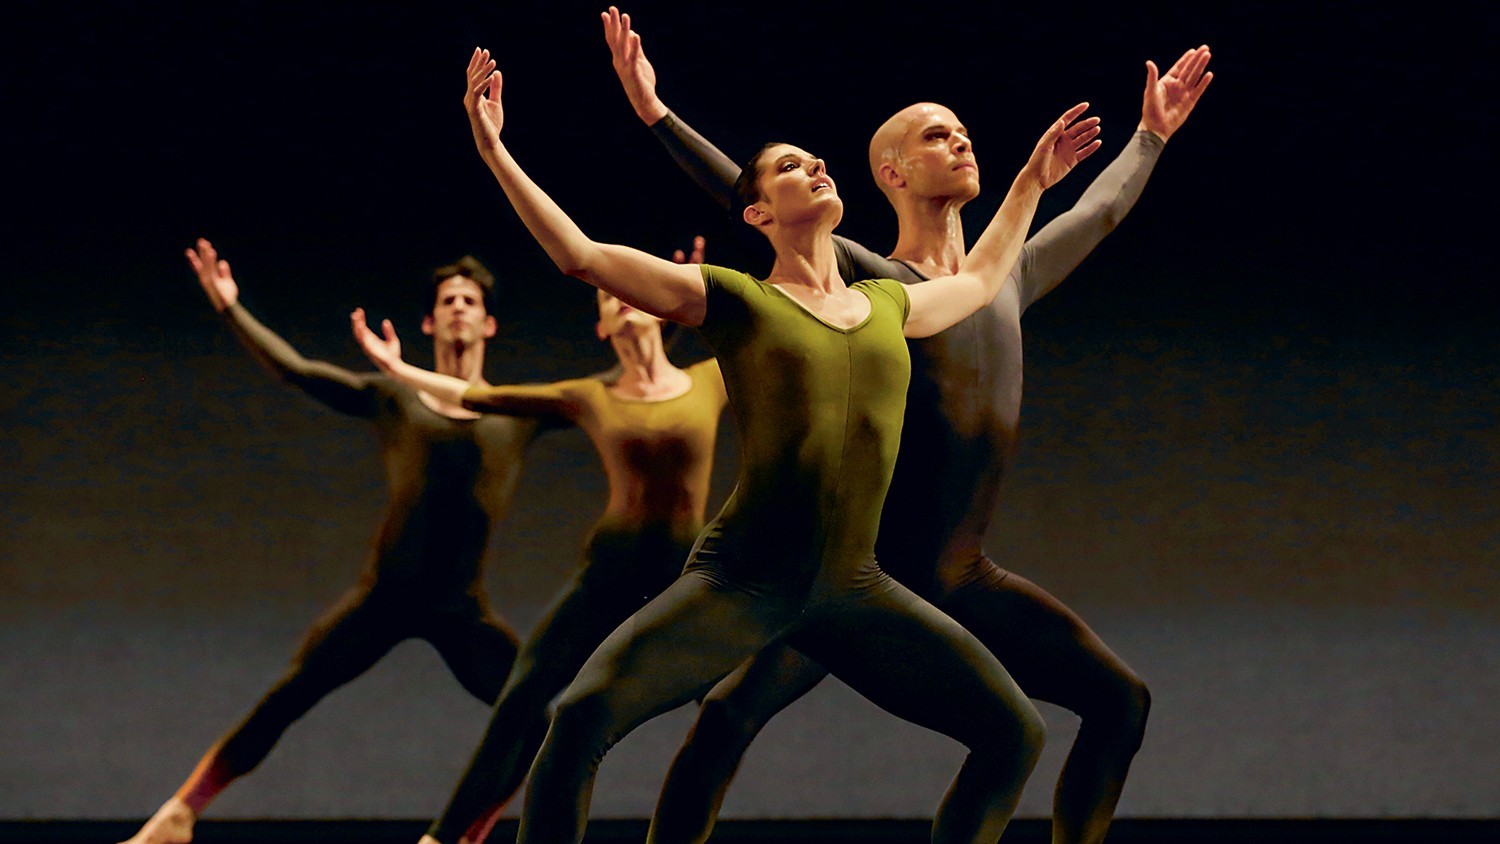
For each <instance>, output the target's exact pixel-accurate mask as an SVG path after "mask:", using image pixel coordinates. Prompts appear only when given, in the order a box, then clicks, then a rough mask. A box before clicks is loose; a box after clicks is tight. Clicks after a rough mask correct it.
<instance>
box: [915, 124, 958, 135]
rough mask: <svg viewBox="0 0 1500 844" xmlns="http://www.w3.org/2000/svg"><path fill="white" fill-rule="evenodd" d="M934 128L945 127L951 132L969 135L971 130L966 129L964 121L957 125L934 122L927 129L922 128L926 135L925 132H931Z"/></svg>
mask: <svg viewBox="0 0 1500 844" xmlns="http://www.w3.org/2000/svg"><path fill="white" fill-rule="evenodd" d="M934 129H944V130H947V131H950V132H957V133H959V134H960V135H967V134H969V130H968V129H965V128H964V125H963V124H962V123H960V124H958V125H957V126H949V125H948V124H946V123H934V124H932V125H931V126H928V127H927V128H926V129H923V130H922V134H924V135H925V134H927V133H928V132H931V131H932V130H934Z"/></svg>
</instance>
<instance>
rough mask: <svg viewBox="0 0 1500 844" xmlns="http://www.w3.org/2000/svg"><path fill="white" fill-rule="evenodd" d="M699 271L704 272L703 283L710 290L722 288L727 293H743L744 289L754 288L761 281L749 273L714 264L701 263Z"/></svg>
mask: <svg viewBox="0 0 1500 844" xmlns="http://www.w3.org/2000/svg"><path fill="white" fill-rule="evenodd" d="M698 268H699V269H698V271H699V272H701V273H702V274H703V284H704V286H705V287H707V288H708V290H710V291H713V290H722V291H724V292H726V293H731V294H736V295H743V294H744V291H745V290H747V289H749V288H754V287H756V286H757V285H759V283H760V282H758V281H756V279H755V276H752V275H750V274H749V273H744V272H740V271H739V270H731V269H729V268H728V267H720V266H716V265H714V264H699V265H698Z"/></svg>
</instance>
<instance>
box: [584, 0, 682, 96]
mask: <svg viewBox="0 0 1500 844" xmlns="http://www.w3.org/2000/svg"><path fill="white" fill-rule="evenodd" d="M599 19H600V20H602V21H603V22H604V40H605V41H607V42H609V55H610V59H611V60H612V61H613V63H614V66H615V75H616V76H618V77H620V84H621V85H623V86H625V96H627V97H629V98H630V106H631V108H634V109H635V113H636V116H637V117H639V118H640V119H641V120H644V121H645V122H646V124H647V125H650V124H652V123H655V122H656V121H658V120H660V119H662V118H663V117H666V116H667V107H666V106H665V105H663V104H662V101H661V100H660V99H658V98H657V96H656V69H655V68H653V67H652V66H651V62H650V61H649V60H647V58H646V53H645V52H644V51H643V50H642V49H641V36H640V33H638V32H636V31H634V30H632V29H631V28H630V15H623V14H620V10H619V8H617V7H615V6H610V7H609V11H607V12H600V13H599Z"/></svg>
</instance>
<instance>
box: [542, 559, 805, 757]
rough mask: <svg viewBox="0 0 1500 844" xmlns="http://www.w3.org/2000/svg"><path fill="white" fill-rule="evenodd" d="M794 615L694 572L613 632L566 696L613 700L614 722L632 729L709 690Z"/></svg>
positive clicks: (609, 704)
mask: <svg viewBox="0 0 1500 844" xmlns="http://www.w3.org/2000/svg"><path fill="white" fill-rule="evenodd" d="M791 615H792V613H791V612H790V611H788V610H787V609H786V608H784V607H781V606H780V605H778V604H776V603H775V602H772V601H769V600H768V599H766V598H765V597H763V596H760V595H756V594H754V593H751V592H747V591H740V590H734V589H725V588H723V587H722V586H720V585H718V584H716V583H715V582H714V581H713V580H712V579H711V578H709V577H706V576H703V575H702V574H701V573H698V572H689V573H686V574H684V575H682V576H681V577H679V578H678V579H677V580H676V581H675V582H674V583H673V584H672V585H671V586H669V587H667V589H666V591H664V592H662V593H661V594H660V595H658V596H657V597H656V598H654V599H653V600H651V601H650V602H649V603H647V604H646V606H644V607H642V608H641V609H640V611H639V612H636V613H635V614H634V615H632V616H630V617H629V618H628V619H626V620H625V621H624V623H622V624H621V625H620V626H619V627H617V628H615V630H614V632H612V633H610V634H609V636H607V637H606V638H605V640H604V642H603V643H602V644H600V645H599V647H598V649H597V650H595V651H594V653H593V655H591V656H590V657H589V658H588V660H587V661H585V663H584V665H583V667H582V668H581V669H580V670H579V672H578V676H577V677H576V678H574V680H573V683H572V685H571V686H569V688H568V690H567V691H566V692H565V693H564V700H565V701H566V700H568V699H573V700H578V699H582V698H590V697H593V698H598V699H601V700H604V701H607V709H608V712H609V718H610V720H611V722H613V723H614V724H615V725H616V726H617V727H620V728H622V729H621V731H622V732H624V731H628V730H629V729H632V728H633V727H634V726H635V725H637V724H639V723H641V722H643V721H645V720H647V719H649V718H651V717H654V716H655V715H657V714H660V713H662V712H665V711H667V710H669V709H673V708H676V707H677V706H680V705H682V704H684V703H687V702H688V701H690V700H693V699H694V698H696V697H698V696H700V695H702V694H703V693H704V692H705V691H707V690H708V688H709V687H710V686H711V685H712V684H713V683H714V682H716V681H718V680H719V679H720V678H722V677H723V676H724V675H726V674H728V673H729V672H730V671H733V670H734V669H735V668H736V667H737V666H738V665H739V664H740V663H742V662H743V661H744V660H745V659H746V658H747V657H749V656H750V655H751V654H754V653H755V652H756V651H757V650H759V649H760V648H761V647H762V646H763V645H764V644H765V643H766V642H767V641H769V640H770V639H771V638H772V636H774V635H775V633H776V632H777V631H778V630H780V629H781V628H782V627H784V626H785V624H786V623H787V622H788V621H789V619H790V616H791Z"/></svg>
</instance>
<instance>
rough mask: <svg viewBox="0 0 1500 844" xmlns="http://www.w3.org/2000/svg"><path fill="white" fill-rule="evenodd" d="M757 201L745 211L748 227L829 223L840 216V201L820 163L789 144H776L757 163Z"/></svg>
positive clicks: (841, 201) (842, 213)
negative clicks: (758, 173) (775, 224)
mask: <svg viewBox="0 0 1500 844" xmlns="http://www.w3.org/2000/svg"><path fill="white" fill-rule="evenodd" d="M757 165H758V169H759V171H760V176H759V178H758V180H757V186H758V187H759V188H760V195H761V199H760V201H759V202H756V203H755V204H754V205H752V206H750V207H749V208H747V209H745V219H746V221H747V222H749V223H750V224H751V225H763V224H764V222H767V221H769V222H775V223H777V224H779V225H781V226H783V227H786V226H801V225H806V224H809V223H818V222H828V221H830V220H831V221H832V224H833V225H837V224H838V221H839V220H840V219H842V218H843V216H844V201H843V200H842V199H839V192H838V187H837V186H836V185H834V183H833V179H832V178H830V177H829V175H828V171H827V168H826V167H825V166H824V164H823V159H821V158H816V157H814V156H813V154H812V153H810V152H808V151H806V150H804V149H801V148H799V147H794V146H792V145H791V144H777V145H776V146H773V147H771V148H769V149H767V150H766V151H765V152H763V153H761V155H760V158H759V159H758V160H757Z"/></svg>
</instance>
